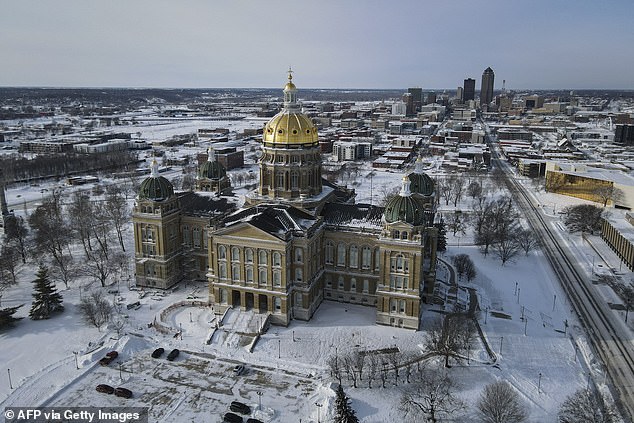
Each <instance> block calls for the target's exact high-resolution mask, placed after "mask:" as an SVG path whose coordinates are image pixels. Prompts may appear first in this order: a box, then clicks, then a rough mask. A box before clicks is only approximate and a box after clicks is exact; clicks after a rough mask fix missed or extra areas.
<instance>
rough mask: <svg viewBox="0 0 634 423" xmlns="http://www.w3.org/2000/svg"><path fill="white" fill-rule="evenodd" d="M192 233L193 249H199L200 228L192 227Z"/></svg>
mask: <svg viewBox="0 0 634 423" xmlns="http://www.w3.org/2000/svg"><path fill="white" fill-rule="evenodd" d="M193 232H194V248H200V241H201V238H200V228H199V227H197V226H194V229H193Z"/></svg>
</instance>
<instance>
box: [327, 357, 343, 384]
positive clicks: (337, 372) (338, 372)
mask: <svg viewBox="0 0 634 423" xmlns="http://www.w3.org/2000/svg"><path fill="white" fill-rule="evenodd" d="M328 368H329V369H330V374H331V375H332V376H333V377H334V378H335V379H337V382H339V385H341V379H342V377H343V366H342V362H341V358H340V357H338V356H337V355H336V354H335V355H332V356H330V358H329V359H328Z"/></svg>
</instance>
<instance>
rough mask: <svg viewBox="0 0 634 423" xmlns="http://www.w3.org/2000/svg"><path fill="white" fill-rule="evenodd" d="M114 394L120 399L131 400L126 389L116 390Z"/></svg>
mask: <svg viewBox="0 0 634 423" xmlns="http://www.w3.org/2000/svg"><path fill="white" fill-rule="evenodd" d="M114 394H115V395H116V396H118V397H122V398H132V391H131V390H129V389H127V388H116V389H115V390H114Z"/></svg>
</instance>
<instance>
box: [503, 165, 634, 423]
mask: <svg viewBox="0 0 634 423" xmlns="http://www.w3.org/2000/svg"><path fill="white" fill-rule="evenodd" d="M492 155H493V154H492ZM492 160H494V161H495V162H497V163H496V164H497V165H498V166H499V167H500V168H501V169H503V170H504V172H505V174H506V175H507V186H508V187H509V190H510V191H511V193H512V194H513V196H514V198H515V200H516V201H517V202H518V204H519V205H520V207H521V208H522V210H524V211H525V217H526V219H527V220H528V222H529V224H530V226H531V228H532V229H533V231H534V232H535V234H536V235H537V236H538V238H539V240H540V241H541V246H542V250H543V252H544V254H545V256H546V257H547V258H548V261H549V262H550V264H551V266H552V268H553V271H554V272H555V274H556V275H557V277H558V278H559V281H560V283H561V285H562V287H563V289H564V291H565V292H566V295H567V296H568V299H569V300H570V303H571V304H572V306H573V308H574V310H575V312H576V313H577V315H578V317H579V320H580V321H581V323H582V325H583V327H584V329H585V330H586V333H587V335H588V337H589V339H590V341H591V344H592V346H593V348H594V350H595V353H596V354H597V356H598V357H599V358H600V359H601V361H602V362H603V365H604V369H605V370H606V372H607V375H608V377H609V380H610V383H611V388H612V393H613V395H614V397H615V400H616V402H617V406H618V407H619V409H620V411H621V413H622V414H623V417H624V419H625V421H627V422H630V423H632V416H634V357H633V355H634V348H633V346H632V342H631V340H630V338H631V335H630V333H629V331H628V330H627V328H626V327H625V326H624V325H623V324H622V323H621V322H620V321H618V320H617V317H616V316H615V315H614V313H613V312H612V310H610V309H609V307H608V306H607V304H606V303H605V301H604V300H603V299H602V298H600V296H599V295H598V293H597V292H596V290H595V289H594V287H593V286H592V285H591V283H590V282H589V281H588V280H587V278H586V277H585V276H584V275H582V274H580V273H579V270H578V269H577V266H576V265H575V262H576V260H575V259H573V258H571V254H570V252H569V251H568V249H567V248H565V247H563V246H562V245H561V244H560V242H559V239H558V236H557V235H556V234H555V233H554V232H553V230H552V229H551V228H550V226H549V225H548V224H547V222H546V220H545V219H544V216H543V214H542V213H541V212H540V211H539V210H538V208H537V207H536V206H535V205H534V204H533V202H532V201H531V198H530V197H529V195H528V194H527V193H526V191H525V190H524V188H523V187H522V186H521V185H520V184H519V182H517V181H516V180H515V179H514V178H512V177H511V176H509V174H508V170H507V169H506V167H505V165H504V164H503V163H502V162H501V161H500V160H499V159H497V158H493V157H492Z"/></svg>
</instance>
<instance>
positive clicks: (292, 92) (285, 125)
mask: <svg viewBox="0 0 634 423" xmlns="http://www.w3.org/2000/svg"><path fill="white" fill-rule="evenodd" d="M262 139H263V141H264V144H282V145H295V146H302V145H311V146H314V145H317V144H318V135H317V128H316V127H315V124H314V123H313V122H312V121H311V120H310V118H309V117H308V116H306V115H305V114H303V113H302V112H301V110H300V107H299V104H297V87H296V86H295V84H293V75H292V70H290V69H289V71H288V82H287V83H286V85H285V86H284V108H283V109H282V111H281V112H279V113H278V114H277V115H275V116H273V118H272V119H271V120H270V121H269V122H268V123H267V124H266V125H265V126H264V135H263V137H262Z"/></svg>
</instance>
